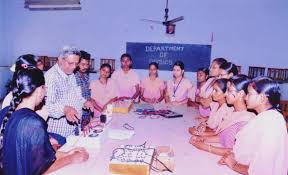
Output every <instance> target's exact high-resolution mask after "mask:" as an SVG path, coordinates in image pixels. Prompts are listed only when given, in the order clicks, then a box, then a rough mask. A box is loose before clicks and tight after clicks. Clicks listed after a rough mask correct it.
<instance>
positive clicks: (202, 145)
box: [190, 136, 207, 150]
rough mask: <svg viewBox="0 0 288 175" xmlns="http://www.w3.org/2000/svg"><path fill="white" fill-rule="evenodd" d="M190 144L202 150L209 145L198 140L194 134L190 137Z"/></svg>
mask: <svg viewBox="0 0 288 175" xmlns="http://www.w3.org/2000/svg"><path fill="white" fill-rule="evenodd" d="M190 144H192V145H193V146H195V147H196V148H198V149H200V150H205V148H206V147H207V145H206V144H205V143H204V142H203V141H198V140H197V139H196V138H193V136H192V137H191V139H190Z"/></svg>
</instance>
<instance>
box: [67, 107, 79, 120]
mask: <svg viewBox="0 0 288 175" xmlns="http://www.w3.org/2000/svg"><path fill="white" fill-rule="evenodd" d="M64 114H65V116H66V119H67V120H68V121H69V122H72V123H78V122H79V119H80V116H79V114H78V112H77V111H76V109H74V108H73V107H71V106H65V107H64Z"/></svg>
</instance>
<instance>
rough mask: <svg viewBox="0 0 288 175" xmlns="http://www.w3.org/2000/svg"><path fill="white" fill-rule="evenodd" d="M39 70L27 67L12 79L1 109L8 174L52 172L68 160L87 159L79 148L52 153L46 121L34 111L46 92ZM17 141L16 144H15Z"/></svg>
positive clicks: (1, 143) (0, 145)
mask: <svg viewBox="0 0 288 175" xmlns="http://www.w3.org/2000/svg"><path fill="white" fill-rule="evenodd" d="M44 85H45V80H44V75H43V73H42V71H40V70H39V69H35V68H30V67H27V69H22V70H20V71H18V72H16V74H15V76H14V79H13V80H12V92H13V98H12V101H11V103H10V106H8V107H6V108H4V109H3V110H1V111H0V125H1V126H0V130H1V135H0V148H1V149H0V150H1V155H3V157H2V156H1V158H2V159H1V161H0V162H1V164H2V165H3V172H4V174H7V175H10V174H11V175H12V174H13V175H14V174H15V175H17V174H19V175H20V174H22V175H30V174H43V173H51V172H53V171H55V170H57V169H59V168H61V167H64V166H66V165H68V164H71V163H80V162H84V161H86V160H87V159H88V157H89V155H88V153H87V152H86V151H85V150H84V149H82V148H77V149H73V150H71V151H69V152H67V153H64V152H55V151H54V149H53V148H52V146H51V143H50V142H49V136H48V133H47V123H46V122H45V121H44V120H43V118H41V117H40V116H39V115H38V114H37V113H35V112H34V110H35V108H36V106H37V105H39V104H40V103H41V102H42V100H43V98H44V95H45V93H46V90H45V86H44ZM15 143H17V144H15Z"/></svg>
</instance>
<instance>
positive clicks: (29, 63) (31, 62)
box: [8, 54, 39, 92]
mask: <svg viewBox="0 0 288 175" xmlns="http://www.w3.org/2000/svg"><path fill="white" fill-rule="evenodd" d="M36 60H39V58H38V57H37V56H35V55H32V54H25V55H21V56H19V57H18V58H17V60H16V63H15V71H14V73H13V76H12V81H11V82H10V84H9V88H8V91H9V92H10V91H12V88H13V86H15V85H14V84H13V83H14V82H13V80H15V78H16V73H17V72H18V71H19V70H22V69H28V68H29V69H31V68H36V65H37V61H36Z"/></svg>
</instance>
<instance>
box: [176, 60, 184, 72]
mask: <svg viewBox="0 0 288 175" xmlns="http://www.w3.org/2000/svg"><path fill="white" fill-rule="evenodd" d="M174 66H179V67H180V69H182V70H184V68H185V67H184V63H183V62H182V61H176V62H175V63H174V65H173V67H174Z"/></svg>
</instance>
